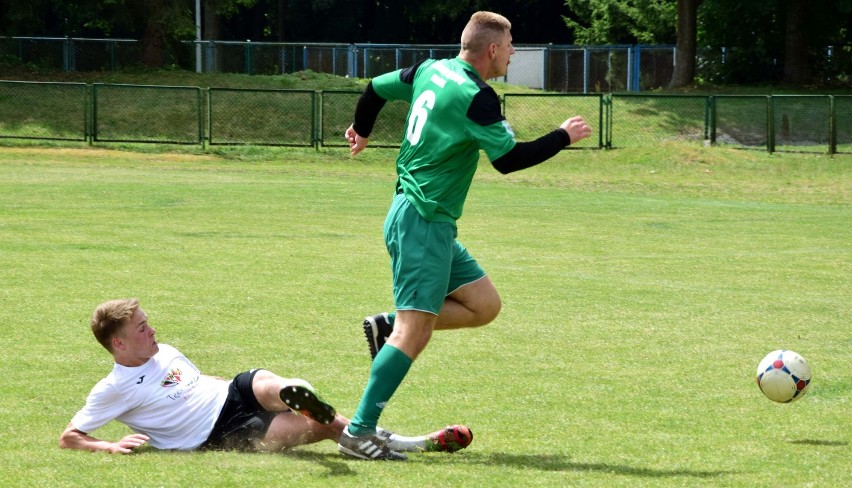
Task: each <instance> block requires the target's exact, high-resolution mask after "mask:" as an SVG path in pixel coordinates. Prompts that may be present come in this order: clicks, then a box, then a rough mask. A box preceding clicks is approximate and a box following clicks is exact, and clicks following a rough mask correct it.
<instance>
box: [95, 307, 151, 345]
mask: <svg viewBox="0 0 852 488" xmlns="http://www.w3.org/2000/svg"><path fill="white" fill-rule="evenodd" d="M138 308H139V300H137V299H135V298H123V299H119V300H110V301H108V302H104V303H102V304H100V305H98V308H96V309H95V312H94V313H93V314H92V333H93V334H94V335H95V339H97V340H98V342H100V343H101V345H102V346H104V347H105V348H106V350H107V351H109V352H112V338H113V337H115V336H116V335H117V334H118V333H119V331H120V330H121V328H122V327H124V325H125V324H126V323H127V320H128V319H130V317H131V316H132V315H133V314H134V313H135V312H136V310H137V309H138Z"/></svg>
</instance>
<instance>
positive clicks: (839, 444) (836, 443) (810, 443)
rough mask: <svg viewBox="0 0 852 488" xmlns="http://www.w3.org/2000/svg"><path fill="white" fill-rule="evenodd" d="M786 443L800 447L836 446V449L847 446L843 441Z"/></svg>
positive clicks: (809, 440) (815, 440)
mask: <svg viewBox="0 0 852 488" xmlns="http://www.w3.org/2000/svg"><path fill="white" fill-rule="evenodd" d="M787 442H789V443H790V444H801V445H805V446H837V447H842V446H848V445H849V443H848V442H843V441H823V440H818V439H801V440H797V441H787Z"/></svg>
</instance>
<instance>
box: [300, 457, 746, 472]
mask: <svg viewBox="0 0 852 488" xmlns="http://www.w3.org/2000/svg"><path fill="white" fill-rule="evenodd" d="M436 454H437V453H436ZM287 455H288V456H291V457H294V458H296V459H299V460H302V461H307V462H313V463H316V464H318V465H320V466H323V467H325V468H327V469H328V473H326V476H328V477H336V476H354V475H356V474H357V472H356V471H354V470H352V469H351V468H350V467H349V462H351V461H355V460H353V459H350V458H345V457H342V456H340V455H339V454H327V453H315V452H310V451H291V452H288V453H287ZM439 459H440V460H439ZM356 462H363V463H369V462H370V461H356ZM420 462H426V463H429V464H436V462H437V463H440V462H444V463H446V462H450V463H452V464H480V465H486V466H493V467H501V466H502V467H510V468H516V469H531V470H538V471H576V472H600V473H612V474H618V475H626V476H640V477H645V478H667V477H677V476H689V477H693V478H715V477H717V476H722V475H727V474H733V472H731V471H700V470H690V469H651V468H642V467H636V466H627V465H622V464H606V463H578V462H573V461H571V460H570V459H569V458H568V457H566V456H561V455H546V454H538V455H536V454H506V453H493V454H480V453H471V452H466V453H464V454H460V455H457V456H451V455H440V456H434V455H428V454H426V457H422V458H421V457H420V456H419V455H417V454H414V455H412V456H411V457H409V460H408V461H405V462H404V463H402V464H407V463H416V464H419V463H420Z"/></svg>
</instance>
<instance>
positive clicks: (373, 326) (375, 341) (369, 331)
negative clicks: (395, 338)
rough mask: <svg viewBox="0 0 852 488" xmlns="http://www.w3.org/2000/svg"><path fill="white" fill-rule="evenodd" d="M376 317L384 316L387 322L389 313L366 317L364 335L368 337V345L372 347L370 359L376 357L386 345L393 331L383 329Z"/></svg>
mask: <svg viewBox="0 0 852 488" xmlns="http://www.w3.org/2000/svg"><path fill="white" fill-rule="evenodd" d="M376 317H382V318H383V319H384V320H385V323H387V314H384V313H383V314H380V315H376V316H372V317H366V318H365V319H364V337H365V338H366V339H367V346H368V347H369V348H370V359H376V354H378V353H379V350H380V349H381V348H382V346H384V345H385V342H386V341H387V340H388V337H389V336H390V332H391V331H390V330H382V326H381V325H379V324H378V323H377V321H376ZM386 327H389V326H386Z"/></svg>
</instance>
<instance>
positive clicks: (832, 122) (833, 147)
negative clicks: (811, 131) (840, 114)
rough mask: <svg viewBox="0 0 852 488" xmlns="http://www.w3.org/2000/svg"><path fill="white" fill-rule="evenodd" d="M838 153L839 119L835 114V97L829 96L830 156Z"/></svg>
mask: <svg viewBox="0 0 852 488" xmlns="http://www.w3.org/2000/svg"><path fill="white" fill-rule="evenodd" d="M836 153H837V117H836V116H835V114H834V95H829V96H828V154H831V155H834V154H836Z"/></svg>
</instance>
